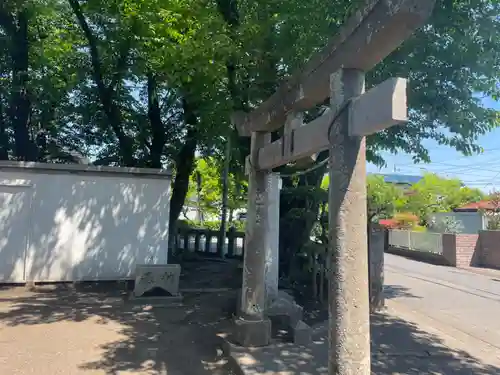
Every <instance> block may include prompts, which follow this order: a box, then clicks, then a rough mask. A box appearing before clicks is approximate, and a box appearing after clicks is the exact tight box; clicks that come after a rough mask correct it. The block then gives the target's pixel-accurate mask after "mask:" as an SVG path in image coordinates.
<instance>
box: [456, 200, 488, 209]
mask: <svg viewBox="0 0 500 375" xmlns="http://www.w3.org/2000/svg"><path fill="white" fill-rule="evenodd" d="M496 208H497V207H495V205H494V204H493V203H492V202H491V201H487V200H483V201H479V202H474V203H467V204H465V205H463V206H461V207H458V208H455V209H454V210H453V211H477V210H494V209H496Z"/></svg>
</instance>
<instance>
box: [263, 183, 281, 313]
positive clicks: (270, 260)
mask: <svg viewBox="0 0 500 375" xmlns="http://www.w3.org/2000/svg"><path fill="white" fill-rule="evenodd" d="M280 189H281V178H280V175H279V173H270V174H269V175H268V186H267V194H268V196H267V209H268V226H267V232H268V233H267V236H266V237H267V245H266V277H265V279H266V308H267V307H269V306H270V305H271V303H272V302H273V301H274V300H276V298H277V297H278V281H279V236H280V234H279V233H280Z"/></svg>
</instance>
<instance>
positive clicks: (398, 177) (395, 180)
mask: <svg viewBox="0 0 500 375" xmlns="http://www.w3.org/2000/svg"><path fill="white" fill-rule="evenodd" d="M379 176H382V177H383V178H384V181H385V182H388V183H391V184H408V185H413V184H416V183H417V182H419V181H420V180H421V179H422V176H414V175H408V174H379Z"/></svg>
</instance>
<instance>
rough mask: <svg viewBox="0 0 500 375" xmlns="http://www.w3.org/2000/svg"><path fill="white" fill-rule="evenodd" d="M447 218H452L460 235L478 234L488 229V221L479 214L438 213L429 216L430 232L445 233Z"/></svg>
mask: <svg viewBox="0 0 500 375" xmlns="http://www.w3.org/2000/svg"><path fill="white" fill-rule="evenodd" d="M446 218H452V219H453V220H455V221H456V222H457V223H458V224H459V225H458V227H459V228H458V229H459V230H458V231H457V232H458V233H463V234H478V233H479V231H480V230H484V229H486V220H485V218H484V217H483V215H482V214H481V213H479V212H438V213H435V214H432V215H430V216H429V220H428V221H429V223H431V224H430V225H429V231H431V232H435V233H444V232H445V231H444V222H445V221H446Z"/></svg>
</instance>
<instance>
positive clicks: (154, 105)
mask: <svg viewBox="0 0 500 375" xmlns="http://www.w3.org/2000/svg"><path fill="white" fill-rule="evenodd" d="M148 117H149V123H150V125H151V137H152V139H151V150H150V155H149V156H150V160H149V163H148V165H149V166H150V167H151V168H161V167H162V164H161V157H162V155H163V148H164V147H165V142H166V137H165V127H164V125H163V121H162V120H161V110H160V102H159V100H158V85H157V82H156V76H155V74H154V73H152V72H149V73H148Z"/></svg>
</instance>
